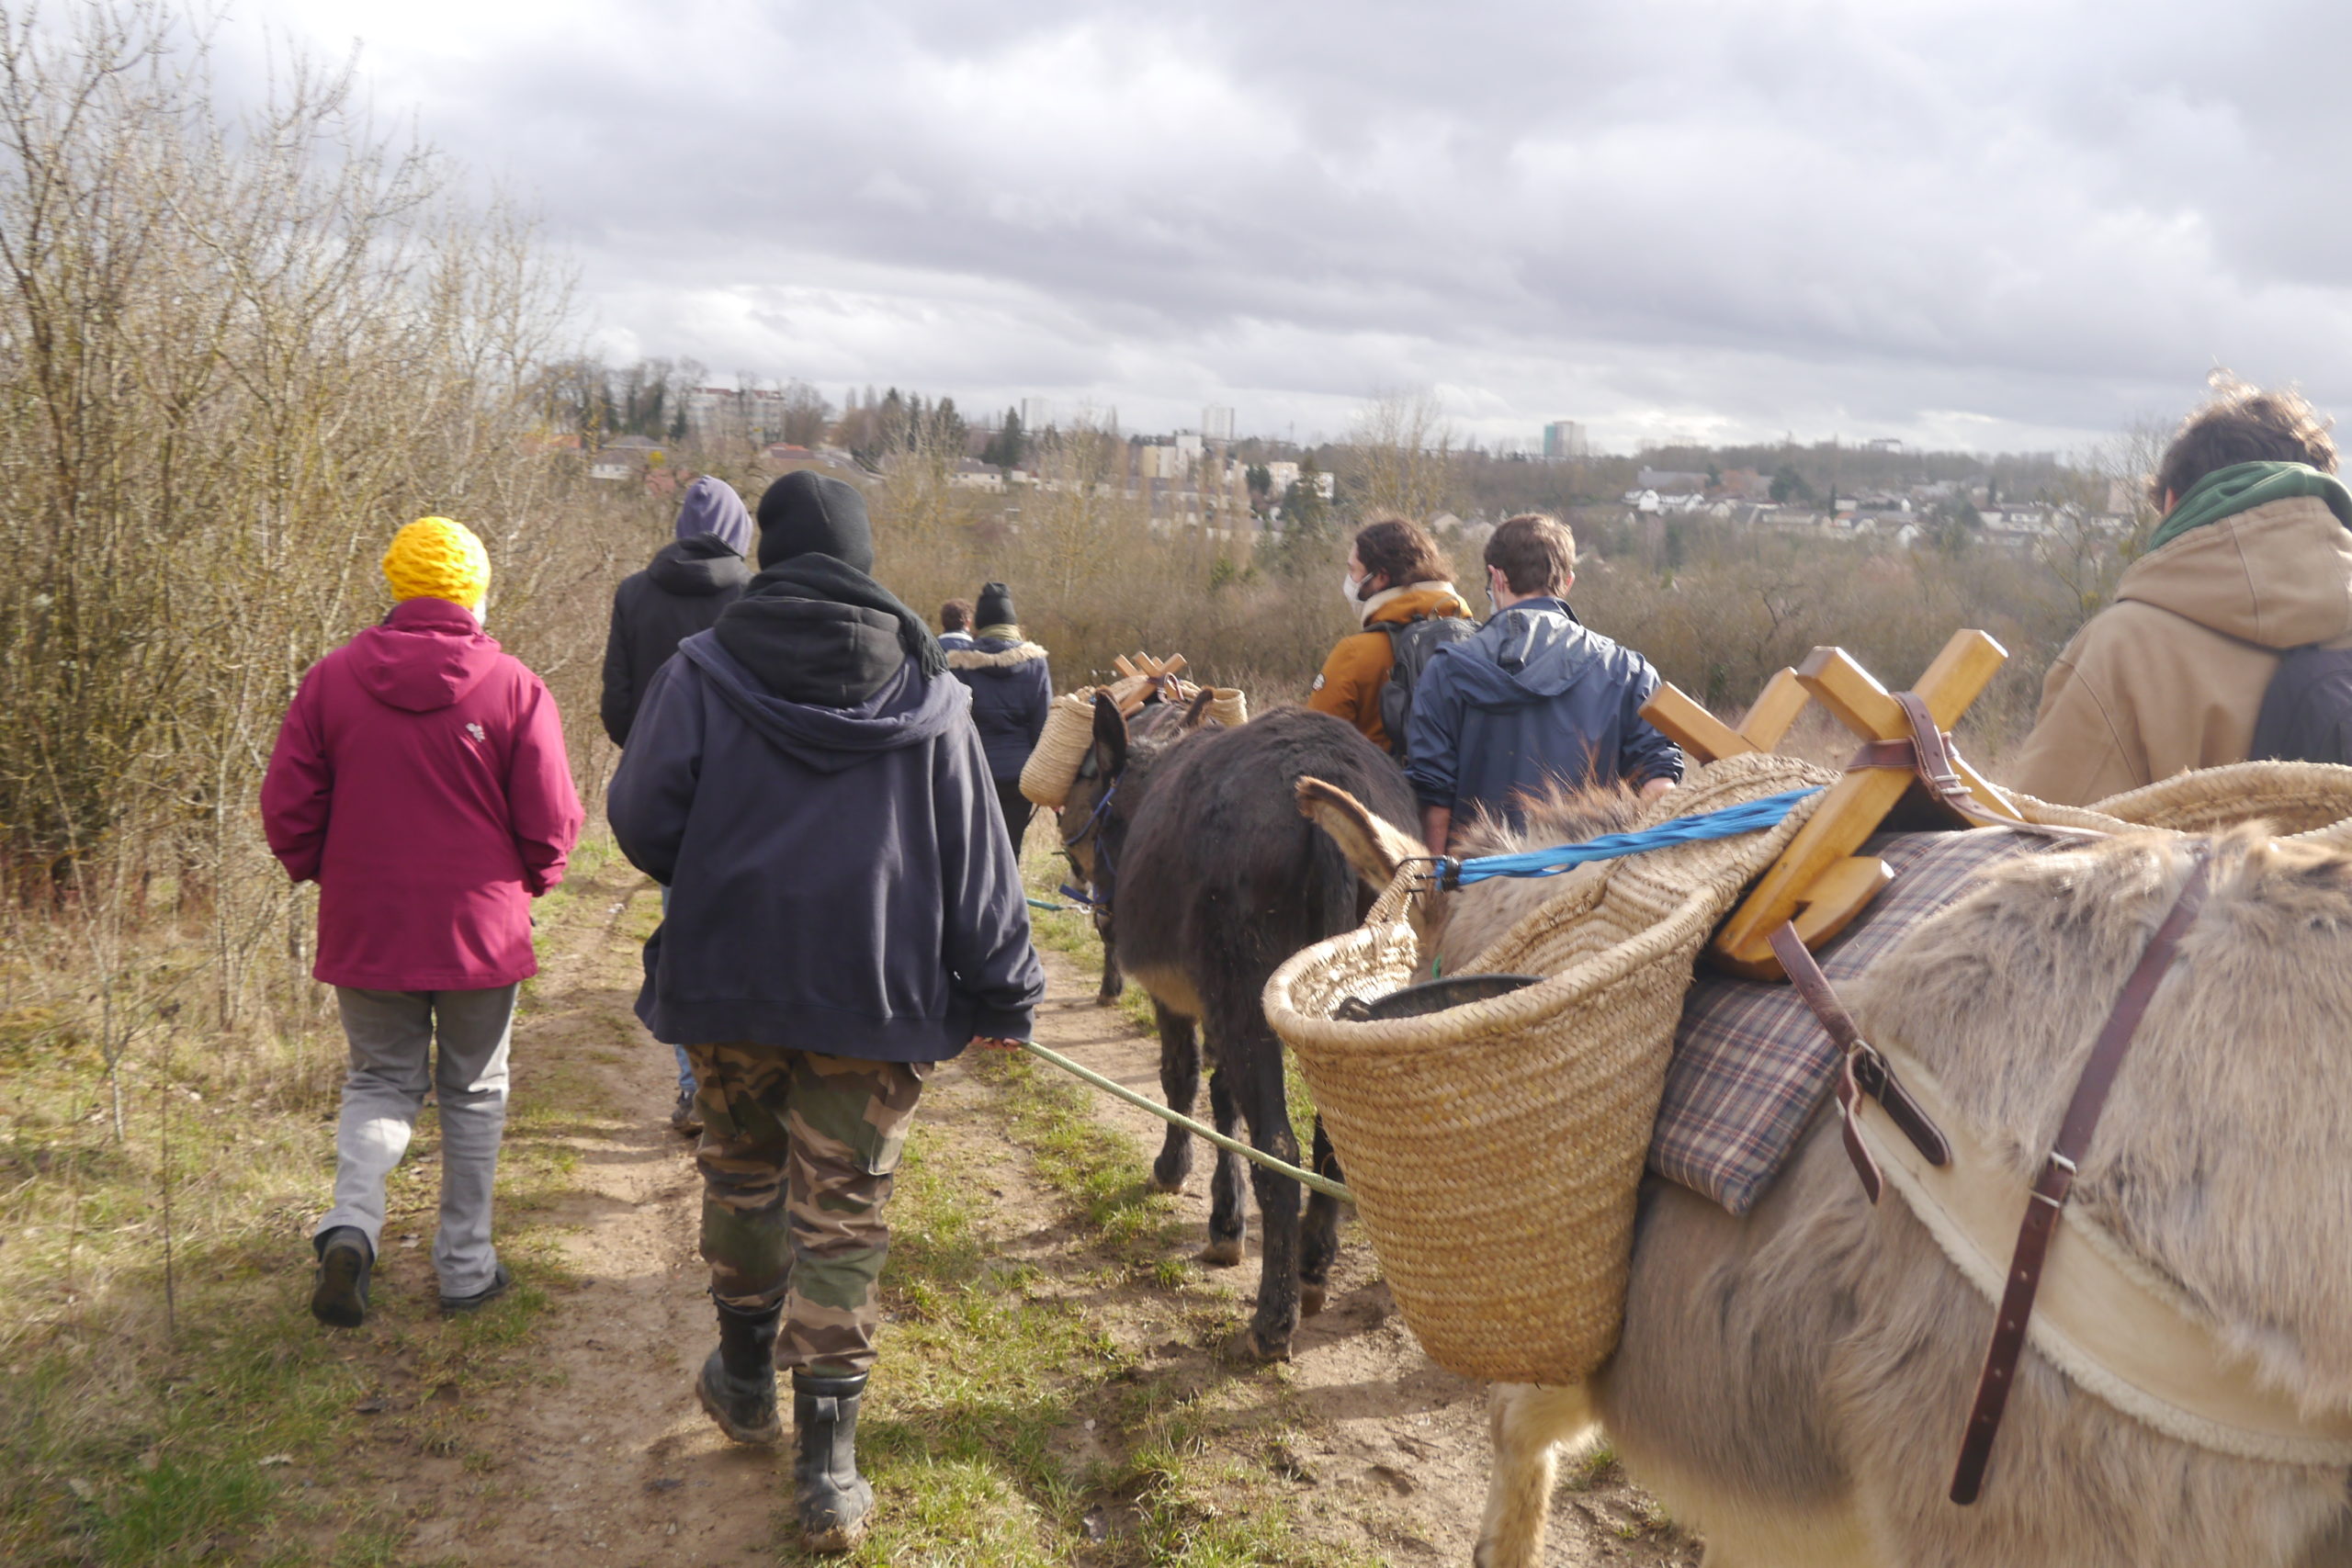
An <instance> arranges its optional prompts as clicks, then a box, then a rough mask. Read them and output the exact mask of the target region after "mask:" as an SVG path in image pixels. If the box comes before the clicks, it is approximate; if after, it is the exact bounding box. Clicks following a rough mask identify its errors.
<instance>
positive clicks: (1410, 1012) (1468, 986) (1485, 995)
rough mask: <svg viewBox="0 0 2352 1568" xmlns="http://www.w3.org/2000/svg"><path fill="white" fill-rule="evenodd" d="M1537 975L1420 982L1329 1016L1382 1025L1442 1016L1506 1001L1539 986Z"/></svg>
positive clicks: (1350, 1002) (1345, 1004) (1349, 1003)
mask: <svg viewBox="0 0 2352 1568" xmlns="http://www.w3.org/2000/svg"><path fill="white" fill-rule="evenodd" d="M1543 978H1544V976H1541V975H1453V976H1447V977H1446V978H1444V979H1442V980H1424V981H1422V982H1421V983H1420V984H1419V985H1418V986H1408V987H1405V988H1404V989H1403V990H1400V991H1391V992H1389V993H1388V994H1387V995H1386V996H1385V997H1382V998H1378V999H1377V1000H1374V1001H1369V1002H1367V1001H1365V1000H1364V999H1363V998H1362V997H1349V998H1346V999H1345V1000H1343V1001H1341V1002H1340V1005H1339V1008H1338V1010H1336V1011H1335V1012H1334V1013H1333V1014H1332V1016H1333V1017H1335V1018H1344V1019H1346V1020H1348V1021H1350V1022H1351V1023H1370V1022H1374V1021H1384V1022H1385V1021H1387V1020H1389V1019H1396V1018H1419V1017H1421V1016H1422V1015H1424V1014H1426V1013H1432V1012H1443V1011H1445V1010H1446V1009H1448V1008H1458V1007H1461V1006H1463V1005H1464V1004H1465V1003H1468V1002H1484V1001H1491V1000H1493V999H1494V998H1497V997H1507V996H1509V995H1510V993H1511V992H1513V991H1519V990H1524V989H1526V988H1527V987H1530V986H1533V985H1537V984H1540V983H1541V982H1542V981H1543Z"/></svg>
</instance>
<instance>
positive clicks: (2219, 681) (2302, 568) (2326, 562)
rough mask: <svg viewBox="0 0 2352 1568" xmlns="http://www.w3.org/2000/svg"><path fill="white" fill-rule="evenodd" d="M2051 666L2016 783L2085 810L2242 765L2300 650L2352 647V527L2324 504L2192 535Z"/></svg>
mask: <svg viewBox="0 0 2352 1568" xmlns="http://www.w3.org/2000/svg"><path fill="white" fill-rule="evenodd" d="M2116 600H2117V602H2116V603H2115V604H2113V605H2111V606H2110V607H2109V608H2108V609H2106V610H2103V611H2101V612H2100V613H2099V614H2098V615H2094V616H2092V617H2091V620H2090V624H2089V625H2087V626H2084V627H2083V629H2082V630H2081V631H2079V632H2077V633H2075V640H2074V641H2073V642H2071V643H2069V644H2067V645H2066V650H2065V651H2064V653H2061V654H2060V655H2059V656H2058V661H2057V662H2056V663H2055V664H2052V666H2051V667H2050V674H2049V677H2048V679H2046V680H2045V681H2044V682H2042V687H2041V714H2040V716H2038V717H2037V718H2036V719H2035V721H2034V726H2033V733H2032V734H2031V735H2030V736H2029V737H2028V738H2027V739H2026V743H2025V749H2024V750H2022V751H2021V752H2020V753H2019V754H2018V758H2017V761H2016V762H2015V763H2014V764H2013V765H2012V766H2011V767H2010V768H2009V769H2008V770H2007V773H2008V778H2007V781H2006V782H2007V783H2008V784H2012V785H2014V786H2015V787H2017V788H2018V789H2021V790H2023V791H2025V792H2026V793H2027V794H2029V795H2038V796H2040V797H2041V799H2043V800H2049V801H2055V802H2058V803H2059V804H2061V805H2066V806H2086V805H2088V804H2090V803H2091V802H2092V801H2095V800H2102V799H2105V798H2106V797H2107V796H2109V795H2120V794H2121V793H2122V792H2123V791H2125V790H2128V789H2137V788H2139V787H2140V786H2141V785H2142V784H2154V782H2155V781H2156V780H2158V779H2162V778H2169V777H2170V776H2171V775H2173V774H2174V773H2179V772H2181V771H2182V770H2183V769H2186V768H2212V767H2219V766H2221V765H2222V764H2223V763H2227V762H2243V761H2245V759H2246V752H2247V750H2249V749H2250V748H2251V747H2252V745H2253V742H2254V721H2255V717H2256V715H2257V714H2259V713H2260V712H2261V709H2262V694H2263V693H2264V691H2265V690H2267V688H2268V686H2269V684H2270V677H2271V675H2272V673H2273V672H2274V671H2277V669H2278V656H2279V654H2280V653H2282V652H2284V651H2285V650H2287V649H2292V648H2303V647H2307V646H2310V645H2312V644H2314V643H2317V644H2324V645H2326V646H2329V647H2352V531H2347V530H2346V527H2345V525H2343V524H2342V523H2339V522H2337V521H2336V518H2335V513H2332V512H2330V511H2329V510H2328V509H2327V503H2326V502H2324V501H2321V500H2319V499H2318V498H2316V497H2312V496H2297V497H2293V498H2291V499H2290V500H2286V501H2274V502H2270V503H2269V504H2267V505H2265V506H2257V507H2255V508H2253V509H2252V510H2251V511H2247V512H2242V513H2238V514H2237V515H2236V516H2234V517H2224V518H2222V520H2221V521H2220V522H2218V523H2209V524H2207V525H2205V526H2203V527H2201V528H2198V529H2195V530H2193V531H2191V532H2189V533H2187V534H2183V535H2182V536H2180V537H2179V538H2177V539H2175V540H2173V541H2172V543H2170V544H2168V545H2166V546H2165V547H2163V548H2162V549H2158V550H2154V551H2151V552H2150V553H2149V554H2147V555H2145V556H2143V557H2141V558H2139V559H2138V560H2136V561H2134V562H2132V563H2131V567H2130V568H2129V569H2128V570H2125V572H2124V573H2123V581H2122V582H2121V584H2120V586H2119V587H2118V588H2117V590H2116Z"/></svg>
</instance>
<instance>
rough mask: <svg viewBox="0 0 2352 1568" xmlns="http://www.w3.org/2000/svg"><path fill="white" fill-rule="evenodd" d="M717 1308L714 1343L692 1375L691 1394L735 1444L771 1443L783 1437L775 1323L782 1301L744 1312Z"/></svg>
mask: <svg viewBox="0 0 2352 1568" xmlns="http://www.w3.org/2000/svg"><path fill="white" fill-rule="evenodd" d="M713 1304H714V1305H716V1306H717V1307H718V1349H716V1350H713V1351H712V1352H711V1353H710V1359H708V1360H707V1361H705V1362H704V1363H703V1364H702V1375H701V1376H699V1377H697V1378H695V1397H696V1398H697V1399H700V1400H701V1401H702V1407H703V1408H704V1409H705V1410H707V1411H708V1412H709V1413H710V1418H711V1419H712V1420H713V1421H716V1422H718V1429H719V1430H720V1431H722V1432H724V1433H726V1434H727V1435H728V1436H729V1437H730V1438H734V1439H735V1440H736V1441H737V1442H739V1443H761V1444H767V1443H773V1442H775V1440H776V1439H777V1438H781V1437H783V1436H784V1424H783V1423H782V1422H781V1421H779V1420H777V1419H776V1413H775V1328H776V1320H777V1319H779V1318H781V1317H782V1316H783V1315H784V1303H781V1302H778V1303H776V1304H775V1305H774V1306H772V1307H766V1308H763V1309H761V1310H759V1311H757V1312H746V1311H743V1310H741V1308H738V1307H731V1306H729V1305H728V1304H727V1303H725V1302H716V1303H713Z"/></svg>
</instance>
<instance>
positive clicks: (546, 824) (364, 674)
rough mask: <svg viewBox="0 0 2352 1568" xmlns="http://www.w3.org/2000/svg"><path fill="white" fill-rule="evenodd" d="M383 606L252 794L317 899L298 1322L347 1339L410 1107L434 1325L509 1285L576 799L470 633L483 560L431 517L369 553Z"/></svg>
mask: <svg viewBox="0 0 2352 1568" xmlns="http://www.w3.org/2000/svg"><path fill="white" fill-rule="evenodd" d="M384 576H385V577H386V579H387V580H388V581H390V584H391V588H392V596H393V598H394V599H395V600H397V601H398V602H399V603H398V604H395V605H394V607H393V609H392V613H391V614H390V615H388V616H386V617H385V618H384V620H383V622H382V624H381V625H379V626H370V627H369V628H368V630H366V631H363V632H361V633H360V634H359V635H358V636H357V637H353V638H352V639H351V640H350V641H349V642H347V643H345V645H344V646H343V647H341V648H339V649H335V650H334V652H333V653H330V654H328V655H327V656H326V657H325V658H324V659H322V660H319V661H318V663H316V664H314V665H312V666H311V669H310V671H309V672H308V673H307V674H305V675H304V676H303V677H302V684H301V687H300V690H299V691H297V692H296V693H295V694H294V702H293V704H292V705H291V706H290V707H288V709H287V712H286V719H285V722H284V723H283V724H282V725H280V726H279V728H278V731H277V748H276V750H273V751H272V752H271V754H270V759H269V771H268V773H266V775H265V777H264V778H263V780H262V786H261V809H262V825H263V829H264V831H265V832H266V834H267V836H268V839H269V847H270V849H271V851H272V852H274V853H275V854H276V855H277V858H278V860H279V862H280V863H283V864H284V865H285V867H286V871H287V874H288V875H289V876H291V877H293V879H294V880H295V881H297V882H315V883H317V884H318V885H319V942H318V962H317V964H316V965H315V966H314V967H313V969H312V971H311V973H312V974H313V975H315V976H317V978H319V979H320V980H322V981H323V982H325V983H326V984H328V985H330V986H333V987H334V988H335V1003H336V1006H337V1008H338V1010H340V1011H341V1013H342V1017H343V1028H344V1033H345V1037H346V1038H347V1039H348V1041H349V1043H350V1047H351V1072H350V1076H349V1077H347V1078H346V1079H345V1083H344V1090H343V1114H342V1118H341V1120H340V1122H339V1123H338V1125H337V1128H336V1132H335V1179H334V1206H333V1207H332V1208H330V1209H329V1210H328V1211H327V1213H325V1214H324V1215H323V1216H322V1218H321V1219H320V1220H319V1222H318V1224H317V1226H316V1227H315V1229H314V1231H313V1233H312V1235H311V1247H312V1250H313V1251H314V1252H315V1253H316V1254H317V1257H318V1260H319V1270H318V1278H317V1282H316V1286H315V1288H314V1290H313V1292H312V1293H311V1315H312V1316H314V1317H316V1318H317V1319H318V1320H319V1321H320V1322H321V1323H324V1324H328V1325H334V1326H338V1327H345V1328H350V1327H356V1326H357V1325H359V1324H360V1323H361V1322H363V1321H364V1320H365V1319H366V1317H367V1315H368V1278H369V1275H370V1273H371V1272H372V1270H373V1268H374V1264H375V1260H376V1253H377V1248H378V1246H379V1242H380V1240H381V1238H382V1234H383V1228H384V1179H385V1178H386V1176H388V1175H389V1174H390V1171H391V1169H392V1168H393V1167H394V1166H396V1165H398V1164H399V1163H400V1161H401V1156H402V1155H403V1154H405V1153H406V1152H407V1149H408V1142H409V1134H410V1132H411V1129H412V1128H413V1126H414V1124H415V1122H416V1113H417V1111H418V1110H419V1109H420V1108H421V1107H422V1106H423V1105H424V1095H425V1090H426V1089H427V1088H428V1087H433V1088H436V1089H438V1091H439V1097H440V1107H441V1223H440V1226H439V1229H438V1231H437V1232H436V1233H435V1235H434V1238H433V1265H434V1268H435V1271H436V1272H438V1274H439V1275H440V1280H441V1306H442V1309H443V1310H444V1311H446V1312H469V1311H471V1310H473V1309H474V1308H476V1307H479V1306H481V1305H482V1304H483V1303H487V1302H490V1301H493V1300H495V1299H496V1298H497V1297H499V1296H500V1295H503V1293H504V1292H505V1291H506V1289H507V1287H508V1285H510V1284H511V1283H512V1282H513V1280H514V1276H513V1274H512V1273H510V1272H509V1271H508V1269H507V1267H506V1265H505V1264H503V1263H502V1262H500V1261H499V1260H498V1253H497V1249H496V1248H495V1247H492V1245H491V1238H490V1217H491V1216H490V1210H491V1187H492V1179H494V1178H495V1176H496V1174H497V1170H498V1145H499V1140H500V1138H501V1136H502V1134H503V1133H504V1130H505V1126H506V1047H507V1037H508V1033H509V1032H510V1031H511V1029H512V1027H513V1024H514V1021H515V994H516V992H517V990H518V989H519V988H520V987H521V984H522V982H523V981H524V980H526V979H527V978H529V977H530V976H533V975H535V974H537V973H538V964H537V959H536V958H535V956H534V955H533V953H532V950H531V900H532V899H534V898H536V897H538V896H539V895H541V894H543V893H545V892H547V891H548V889H549V888H551V887H553V886H556V885H557V884H558V883H560V882H561V881H562V880H563V868H564V862H565V860H566V859H567V858H568V857H569V856H570V854H571V847H572V843H573V841H574V840H577V839H578V837H579V835H580V822H581V810H580V799H579V796H578V795H576V794H575V793H574V791H573V789H572V784H571V765H570V763H569V762H568V761H566V759H565V757H564V749H563V726H562V722H561V720H560V718H559V716H557V713H556V706H555V701H554V699H553V698H552V697H550V696H548V689H547V687H546V686H545V685H544V684H542V683H541V682H540V681H539V678H538V677H537V675H534V674H533V673H531V671H528V670H526V669H525V668H524V667H523V665H522V663H521V662H520V661H519V660H515V658H513V657H512V656H511V655H509V654H507V653H505V652H503V650H501V649H500V648H499V646H498V644H497V643H496V642H494V641H492V639H491V638H490V637H486V636H484V635H483V633H482V629H481V618H480V616H481V602H482V598H483V596H484V594H485V593H486V592H488V590H489V587H490V558H489V557H488V555H487V554H485V553H484V551H483V549H482V547H481V540H480V539H478V538H476V537H475V536H473V534H472V532H471V531H470V530H469V529H467V528H465V527H463V526H462V525H458V524H456V523H452V522H450V521H449V520H448V519H447V518H446V517H424V518H420V519H418V520H417V521H416V522H414V523H412V524H410V525H408V526H407V527H405V528H403V529H401V531H400V534H399V535H398V536H396V537H395V538H394V539H393V540H392V546H391V548H390V550H388V551H386V552H385V555H384Z"/></svg>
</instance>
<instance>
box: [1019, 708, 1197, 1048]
mask: <svg viewBox="0 0 2352 1568" xmlns="http://www.w3.org/2000/svg"><path fill="white" fill-rule="evenodd" d="M1213 695H1214V694H1213V693H1209V692H1203V693H1202V694H1200V695H1199V696H1197V697H1195V698H1194V699H1193V701H1192V702H1191V703H1190V704H1184V703H1168V702H1150V703H1147V704H1145V705H1144V707H1143V710H1142V711H1141V712H1140V713H1138V714H1136V716H1135V717H1134V718H1132V719H1130V720H1128V721H1127V726H1126V730H1127V747H1126V750H1127V757H1128V768H1129V770H1130V771H1131V773H1133V774H1134V775H1135V776H1134V778H1133V779H1132V780H1131V781H1130V783H1129V784H1128V787H1129V788H1130V789H1138V788H1140V787H1141V784H1140V781H1141V778H1142V776H1143V774H1144V773H1148V771H1149V768H1150V762H1151V761H1152V760H1154V759H1156V758H1158V756H1159V753H1160V752H1162V751H1164V750H1167V749H1168V748H1169V746H1170V745H1171V744H1173V743H1174V742H1176V741H1178V740H1181V739H1183V738H1184V737H1185V736H1187V735H1191V734H1193V733H1194V732H1195V731H1197V730H1201V729H1222V728H1225V727H1224V726H1223V725H1221V724H1219V723H1217V722H1216V720H1215V719H1213V718H1210V717H1209V716H1208V707H1209V700H1210V698H1211V697H1212V696H1213ZM1106 700H1107V699H1104V698H1101V697H1098V698H1096V699H1095V728H1096V729H1097V730H1098V731H1099V730H1100V729H1101V728H1102V725H1103V719H1102V705H1103V702H1104V701H1106ZM1114 711H1115V710H1114ZM1113 783H1114V780H1112V779H1111V778H1110V777H1108V776H1107V775H1105V774H1104V773H1103V748H1102V746H1101V744H1100V743H1099V742H1098V743H1097V744H1096V745H1095V746H1094V748H1093V749H1092V750H1090V751H1089V752H1088V753H1087V755H1086V758H1085V760H1084V761H1081V762H1080V763H1079V768H1078V777H1077V778H1076V779H1074V780H1072V781H1071V783H1070V786H1069V795H1067V796H1066V797H1065V798H1064V799H1063V801H1062V804H1061V806H1060V807H1059V809H1058V811H1057V818H1056V819H1057V821H1058V822H1059V824H1060V827H1061V836H1062V854H1063V857H1064V858H1065V859H1067V860H1068V861H1069V864H1070V870H1071V871H1072V872H1074V873H1075V874H1076V877H1075V880H1074V881H1071V882H1068V883H1065V884H1063V886H1062V892H1063V894H1064V895H1066V896H1068V897H1073V898H1077V899H1079V900H1080V902H1082V903H1084V904H1085V905H1086V906H1087V908H1088V910H1089V911H1090V912H1091V914H1092V915H1093V917H1094V934H1095V935H1096V936H1099V937H1101V938H1102V939H1103V984H1102V987H1100V988H1099V989H1098V990H1097V991H1096V992H1095V993H1094V999H1095V1000H1096V1001H1098V1002H1100V1003H1102V1004H1103V1006H1104V1007H1108V1006H1110V1005H1111V1004H1112V1003H1113V1002H1115V1001H1117V1000H1118V999H1119V997H1120V994H1121V993H1122V992H1124V991H1125V989H1126V984H1125V980H1124V979H1123V978H1122V976H1120V974H1119V928H1118V923H1117V922H1116V921H1115V920H1114V919H1112V918H1111V889H1112V887H1113V886H1114V885H1115V884H1116V883H1117V881H1118V876H1117V873H1116V870H1115V868H1114V864H1113V862H1112V861H1111V860H1110V859H1109V858H1107V857H1105V856H1103V854H1101V853H1100V852H1099V851H1100V850H1101V847H1102V829H1103V817H1104V815H1105V813H1107V812H1108V811H1109V809H1110V806H1109V802H1110V799H1111V797H1112V795H1113V790H1112V787H1111V786H1112V784H1113Z"/></svg>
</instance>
